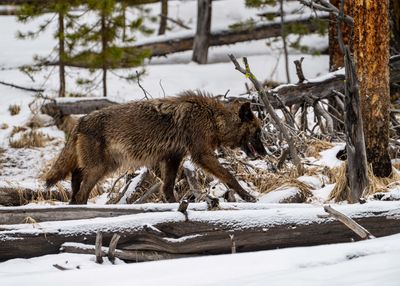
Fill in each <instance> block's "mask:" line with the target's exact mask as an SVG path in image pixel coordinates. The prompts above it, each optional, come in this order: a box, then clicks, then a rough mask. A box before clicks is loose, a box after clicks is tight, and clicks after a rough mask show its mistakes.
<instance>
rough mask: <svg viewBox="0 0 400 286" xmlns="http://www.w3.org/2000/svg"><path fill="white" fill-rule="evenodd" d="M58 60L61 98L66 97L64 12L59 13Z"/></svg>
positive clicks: (59, 94) (59, 93)
mask: <svg viewBox="0 0 400 286" xmlns="http://www.w3.org/2000/svg"><path fill="white" fill-rule="evenodd" d="M58 46H59V47H58V59H59V65H58V66H59V78H60V86H59V90H58V96H59V97H65V28H64V12H59V13H58Z"/></svg>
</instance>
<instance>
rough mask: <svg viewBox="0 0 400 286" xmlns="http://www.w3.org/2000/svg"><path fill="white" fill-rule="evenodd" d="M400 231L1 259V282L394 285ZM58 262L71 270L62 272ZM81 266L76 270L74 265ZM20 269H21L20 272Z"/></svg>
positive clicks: (399, 262) (399, 267)
mask: <svg viewBox="0 0 400 286" xmlns="http://www.w3.org/2000/svg"><path fill="white" fill-rule="evenodd" d="M399 242H400V234H397V235H392V236H388V237H383V238H377V239H371V240H367V241H360V242H350V243H341V244H331V245H323V246H314V247H297V248H288V249H278V250H270V251H260V252H253V253H237V254H228V255H218V256H206V257H198V258H181V259H175V260H165V261H156V262H145V263H137V264H117V265H110V263H109V262H108V261H107V260H106V263H105V264H102V265H99V264H96V263H95V262H94V256H93V255H92V256H89V255H82V254H65V253H64V254H57V255H46V256H42V257H37V258H31V259H13V260H9V261H7V262H4V263H0V281H1V282H2V284H3V285H7V286H19V285H26V283H27V281H29V284H30V285H41V286H46V285H54V283H57V285H59V286H63V285H68V286H69V285H74V284H75V285H98V286H102V285H109V284H110V279H112V280H111V281H112V283H113V284H116V285H125V284H134V285H148V286H150V285H160V284H162V285H270V286H273V285H290V284H296V285H308V286H312V285H326V286H330V285H332V286H336V285H363V286H369V285H371V286H375V285H385V286H391V285H393V286H397V285H399V277H400V260H399V259H398V257H399V256H400V243H399ZM53 264H59V265H61V266H65V267H67V268H71V269H73V270H70V271H60V270H57V269H55V268H54V267H53V266H52V265H53ZM78 266H79V269H77V267H78ZM21 269H23V271H21Z"/></svg>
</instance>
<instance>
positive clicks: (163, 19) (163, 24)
mask: <svg viewBox="0 0 400 286" xmlns="http://www.w3.org/2000/svg"><path fill="white" fill-rule="evenodd" d="M167 17H168V0H161V16H160V28H159V29H158V34H159V35H164V34H165V30H166V29H167Z"/></svg>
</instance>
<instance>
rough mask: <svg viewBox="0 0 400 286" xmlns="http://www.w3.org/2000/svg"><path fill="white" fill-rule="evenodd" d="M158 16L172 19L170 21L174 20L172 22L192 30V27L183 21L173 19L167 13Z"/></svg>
mask: <svg viewBox="0 0 400 286" xmlns="http://www.w3.org/2000/svg"><path fill="white" fill-rule="evenodd" d="M158 16H159V17H161V18H164V19H167V20H168V21H170V22H172V23H174V24H176V25H178V26H179V27H181V28H184V29H186V30H191V29H192V28H190V27H189V26H187V25H185V24H184V23H183V22H182V21H180V20H175V19H172V18H171V17H168V16H167V15H164V14H159V15H158Z"/></svg>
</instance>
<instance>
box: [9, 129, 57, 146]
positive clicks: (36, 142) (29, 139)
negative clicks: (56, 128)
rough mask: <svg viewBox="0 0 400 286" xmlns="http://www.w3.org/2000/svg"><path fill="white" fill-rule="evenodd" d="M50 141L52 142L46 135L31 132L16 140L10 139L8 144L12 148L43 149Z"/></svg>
mask: <svg viewBox="0 0 400 286" xmlns="http://www.w3.org/2000/svg"><path fill="white" fill-rule="evenodd" d="M50 140H52V138H51V137H49V136H48V135H46V134H43V133H42V132H38V131H34V130H32V131H30V132H26V133H23V134H22V135H21V137H20V138H18V139H11V138H10V140H9V143H10V146H11V147H12V148H34V147H44V146H45V145H46V143H47V142H48V141H50Z"/></svg>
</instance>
